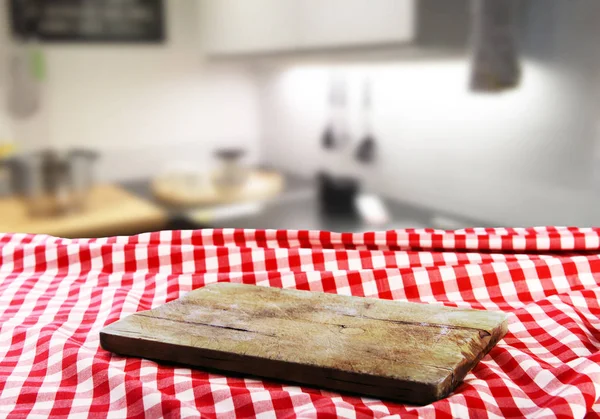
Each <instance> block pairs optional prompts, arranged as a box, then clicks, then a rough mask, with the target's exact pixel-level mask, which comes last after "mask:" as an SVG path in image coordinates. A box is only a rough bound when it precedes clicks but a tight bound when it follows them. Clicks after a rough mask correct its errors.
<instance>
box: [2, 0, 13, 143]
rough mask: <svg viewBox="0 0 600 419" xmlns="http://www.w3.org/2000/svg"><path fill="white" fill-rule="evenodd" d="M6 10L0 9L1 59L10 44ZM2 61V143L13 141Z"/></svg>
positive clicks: (4, 67)
mask: <svg viewBox="0 0 600 419" xmlns="http://www.w3.org/2000/svg"><path fill="white" fill-rule="evenodd" d="M6 19H7V16H6V9H5V8H4V7H0V57H5V56H6V55H7V53H8V50H9V47H10V42H9V34H8V25H7V20H6ZM2 62H3V60H2V59H0V143H1V142H3V141H11V140H12V138H11V137H12V128H13V127H12V123H11V121H10V118H9V117H8V112H7V109H6V105H7V103H6V102H7V101H6V99H5V98H6V97H7V94H8V83H7V81H8V80H7V79H8V73H7V70H8V67H7V66H6V65H2V64H1V63H2Z"/></svg>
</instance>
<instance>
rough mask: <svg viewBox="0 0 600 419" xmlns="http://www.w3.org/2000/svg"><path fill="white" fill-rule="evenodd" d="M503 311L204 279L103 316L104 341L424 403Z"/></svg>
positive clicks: (488, 338) (461, 367)
mask: <svg viewBox="0 0 600 419" xmlns="http://www.w3.org/2000/svg"><path fill="white" fill-rule="evenodd" d="M506 331H507V321H506V316H505V315H504V314H503V313H497V312H490V311H476V310H470V309H457V308H449V307H443V306H439V305H433V304H415V303H407V302H398V301H387V300H378V299H369V298H359V297H347V296H341V295H334V294H325V293H317V292H308V291H296V290H281V289H278V288H268V287H259V286H252V285H242V284H228V283H223V284H214V285H209V286H206V287H204V288H201V289H198V290H195V291H192V292H190V293H188V294H187V295H186V296H184V297H182V298H181V299H179V300H175V301H172V302H170V303H167V304H165V305H162V306H160V307H157V308H155V309H153V310H150V311H145V312H140V313H136V314H133V315H131V316H129V317H126V318H125V319H123V320H120V321H117V322H116V323H113V324H111V325H109V326H106V327H105V328H104V329H103V330H102V331H101V333H100V342H101V345H102V347H103V348H104V349H106V350H108V351H112V352H115V353H117V354H122V355H129V356H136V357H143V358H148V359H154V360H158V361H169V362H175V363H179V364H185V365H189V366H193V367H200V368H205V369H209V370H220V371H225V372H232V373H241V374H249V375H254V376H260V377H266V378H272V379H280V380H284V381H288V382H296V383H300V384H306V385H310V386H315V387H324V388H328V389H332V390H336V391H342V392H351V393H357V394H361V395H366V396H371V397H377V398H383V399H391V400H397V401H402V402H408V403H412V404H427V403H431V402H433V401H435V400H438V399H440V398H443V397H446V396H447V395H448V394H449V393H450V392H452V391H453V390H454V388H455V387H456V386H457V385H458V384H459V383H460V382H461V381H462V380H463V378H464V377H465V375H466V374H467V372H469V371H470V370H471V369H472V368H473V367H474V366H475V365H476V364H477V362H479V360H480V359H481V358H482V357H483V356H484V355H485V354H486V353H487V352H488V351H489V350H490V349H491V348H492V347H493V346H494V345H496V343H497V342H498V341H499V340H500V339H501V338H502V337H503V336H504V335H505V334H506Z"/></svg>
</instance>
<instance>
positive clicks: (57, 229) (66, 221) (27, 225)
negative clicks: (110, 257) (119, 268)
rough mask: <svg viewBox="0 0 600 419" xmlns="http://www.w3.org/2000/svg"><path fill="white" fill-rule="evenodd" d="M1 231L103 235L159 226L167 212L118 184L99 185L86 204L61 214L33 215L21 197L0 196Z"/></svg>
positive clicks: (70, 236)
mask: <svg viewBox="0 0 600 419" xmlns="http://www.w3.org/2000/svg"><path fill="white" fill-rule="evenodd" d="M0 214H1V216H0V232H4V233H32V234H49V235H51V236H58V237H65V238H76V237H102V236H110V235H125V234H134V233H139V232H141V231H151V230H152V231H154V230H160V229H161V228H163V227H165V226H166V224H167V220H168V217H167V214H166V212H165V211H163V210H162V209H161V208H159V207H157V206H155V205H153V204H152V203H150V202H148V201H145V200H143V199H140V198H138V197H136V196H134V195H132V194H130V193H128V192H127V191H125V190H123V189H122V188H120V187H118V186H115V185H98V186H96V187H95V188H93V189H92V190H91V191H90V195H89V198H88V202H87V205H86V208H85V209H84V210H82V211H81V212H77V213H72V214H65V215H61V216H45V217H32V216H31V215H29V213H28V211H27V207H26V206H25V204H24V203H23V202H22V201H21V200H20V199H18V198H14V197H13V198H5V199H0Z"/></svg>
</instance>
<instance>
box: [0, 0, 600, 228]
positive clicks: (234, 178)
mask: <svg viewBox="0 0 600 419" xmlns="http://www.w3.org/2000/svg"><path fill="white" fill-rule="evenodd" d="M1 1H2V3H1V6H0V29H1V31H0V98H2V100H1V101H0V162H1V163H0V231H5V232H27V233H46V234H52V235H58V236H64V237H94V236H107V235H120V234H133V233H140V232H145V231H158V230H161V229H188V228H203V227H214V228H222V227H244V228H273V229H322V230H333V231H346V232H358V231H369V230H388V229H396V228H424V227H431V228H441V229H455V228H465V227H475V226H480V227H487V226H499V227H502V226H539V225H578V226H595V225H600V211H598V208H600V205H599V204H600V156H599V154H598V144H599V139H600V131H599V128H600V126H599V124H598V121H599V118H598V115H599V111H600V109H599V106H598V102H599V93H600V91H599V90H598V86H600V77H599V75H600V73H599V72H598V69H599V68H600V48H599V47H598V45H600V25H598V24H597V22H598V21H599V20H600V2H598V1H597V0H574V1H568V2H567V1H563V0H520V1H519V0H507V1H506V2H498V1H494V0H443V1H442V0H243V1H242V0H168V1H160V0H54V1H41V0H1ZM498 4H500V5H498Z"/></svg>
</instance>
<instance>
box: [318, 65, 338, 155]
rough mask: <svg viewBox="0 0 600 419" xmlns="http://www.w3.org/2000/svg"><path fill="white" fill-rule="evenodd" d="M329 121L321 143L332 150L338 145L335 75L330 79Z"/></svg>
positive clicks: (326, 148)
mask: <svg viewBox="0 0 600 419" xmlns="http://www.w3.org/2000/svg"><path fill="white" fill-rule="evenodd" d="M328 104H329V121H328V122H327V126H326V127H325V131H323V135H322V137H321V145H322V146H323V148H324V149H325V150H332V149H334V148H335V146H336V139H335V110H336V109H335V108H336V84H335V80H334V78H333V76H331V77H330V79H329V97H328Z"/></svg>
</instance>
